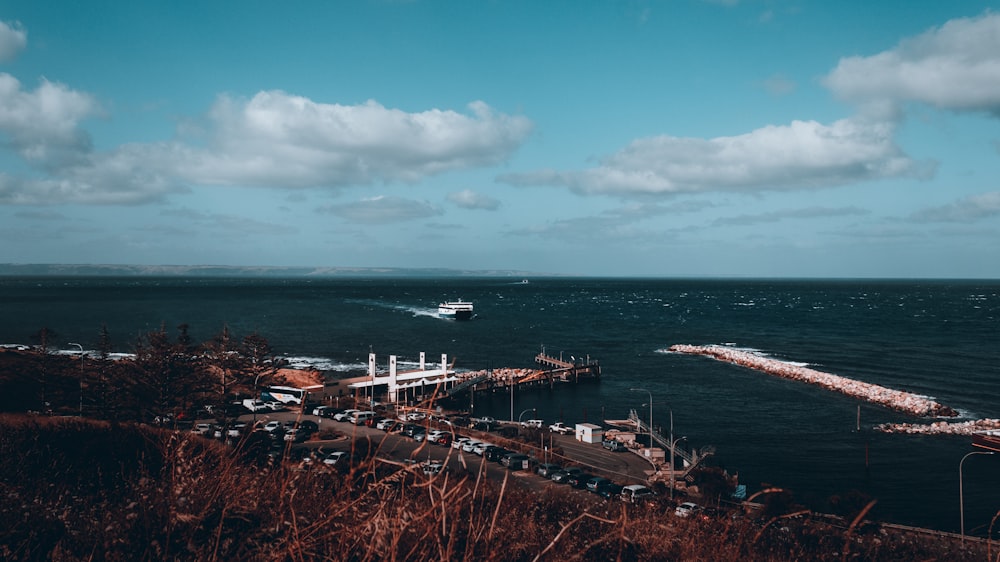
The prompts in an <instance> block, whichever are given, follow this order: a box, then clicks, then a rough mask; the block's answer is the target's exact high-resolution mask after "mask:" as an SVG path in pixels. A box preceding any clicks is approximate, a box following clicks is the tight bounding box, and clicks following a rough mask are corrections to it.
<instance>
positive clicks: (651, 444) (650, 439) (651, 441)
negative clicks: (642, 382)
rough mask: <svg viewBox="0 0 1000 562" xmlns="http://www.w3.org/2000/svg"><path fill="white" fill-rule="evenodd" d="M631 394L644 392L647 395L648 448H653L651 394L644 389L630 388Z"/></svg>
mask: <svg viewBox="0 0 1000 562" xmlns="http://www.w3.org/2000/svg"><path fill="white" fill-rule="evenodd" d="M629 390H630V391H632V392H645V393H647V394H649V448H650V449H652V448H653V393H652V392H650V391H648V390H646V389H645V388H630V389H629Z"/></svg>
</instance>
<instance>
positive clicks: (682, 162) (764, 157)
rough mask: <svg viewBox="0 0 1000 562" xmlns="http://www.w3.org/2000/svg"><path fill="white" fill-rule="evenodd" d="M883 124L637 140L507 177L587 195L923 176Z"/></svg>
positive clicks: (805, 125)
mask: <svg viewBox="0 0 1000 562" xmlns="http://www.w3.org/2000/svg"><path fill="white" fill-rule="evenodd" d="M892 133H893V126H892V124H891V123H888V122H879V121H868V120H864V119H842V120H840V121H836V122H835V123H833V124H832V125H823V124H821V123H817V122H815V121H794V122H792V123H791V124H790V125H785V126H776V125H771V126H767V127H763V128H760V129H757V130H755V131H752V132H750V133H747V134H743V135H739V136H734V137H717V138H714V139H708V140H705V139H698V138H681V137H672V136H668V135H663V136H658V137H651V138H643V139H638V140H635V141H633V142H632V143H630V144H629V145H628V146H627V147H625V148H624V149H622V150H620V151H618V152H617V153H615V154H613V155H611V156H608V157H606V158H604V159H603V160H602V161H601V165H600V166H598V167H597V168H592V169H589V170H584V171H579V172H558V171H552V170H543V171H537V172H530V173H526V174H507V175H504V176H501V177H500V178H499V179H500V180H501V181H506V182H508V183H512V184H515V185H546V184H548V185H563V186H567V187H570V188H571V189H573V190H575V191H578V192H581V193H588V194H596V193H605V194H619V195H640V194H670V193H684V192H706V191H761V190H790V189H802V188H813V187H824V186H832V185H840V184H846V183H853V182H858V181H864V180H872V179H879V178H887V177H896V176H905V175H915V174H919V173H921V172H926V171H927V170H926V169H922V167H921V166H918V165H917V164H916V163H915V162H913V161H912V160H911V159H910V158H908V157H907V156H906V155H905V154H903V152H902V151H901V150H900V149H899V148H898V147H897V146H896V145H895V143H894V142H893V141H892Z"/></svg>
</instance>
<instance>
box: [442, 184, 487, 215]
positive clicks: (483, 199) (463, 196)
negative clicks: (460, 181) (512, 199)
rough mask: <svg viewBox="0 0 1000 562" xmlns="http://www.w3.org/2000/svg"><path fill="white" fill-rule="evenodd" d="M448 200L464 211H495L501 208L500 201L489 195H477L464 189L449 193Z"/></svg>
mask: <svg viewBox="0 0 1000 562" xmlns="http://www.w3.org/2000/svg"><path fill="white" fill-rule="evenodd" d="M448 200H449V201H451V202H452V203H454V204H455V205H457V206H459V207H461V208H463V209H482V210H486V211H495V210H497V209H499V208H500V201H498V200H496V199H494V198H492V197H490V196H489V195H484V194H482V193H476V192H475V191H472V190H471V189H464V190H462V191H458V192H455V193H449V194H448Z"/></svg>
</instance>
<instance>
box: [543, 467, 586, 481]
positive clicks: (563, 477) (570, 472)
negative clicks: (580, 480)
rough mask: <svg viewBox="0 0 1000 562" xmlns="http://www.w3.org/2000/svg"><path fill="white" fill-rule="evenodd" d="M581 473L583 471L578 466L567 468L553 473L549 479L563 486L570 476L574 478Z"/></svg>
mask: <svg viewBox="0 0 1000 562" xmlns="http://www.w3.org/2000/svg"><path fill="white" fill-rule="evenodd" d="M581 472H583V469H582V468H580V467H579V466H568V467H566V468H564V469H562V470H557V471H555V472H553V473H552V476H550V477H549V478H550V479H551V480H552V481H553V482H555V483H556V484H565V483H566V482H568V481H569V479H570V477H571V476H575V475H577V474H580V473H581Z"/></svg>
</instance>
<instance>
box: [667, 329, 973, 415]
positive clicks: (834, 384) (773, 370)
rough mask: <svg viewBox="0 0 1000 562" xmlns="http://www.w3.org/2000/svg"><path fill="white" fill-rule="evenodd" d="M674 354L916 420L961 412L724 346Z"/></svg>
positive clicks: (675, 348) (678, 349) (680, 348)
mask: <svg viewBox="0 0 1000 562" xmlns="http://www.w3.org/2000/svg"><path fill="white" fill-rule="evenodd" d="M670 351H672V352H675V353H686V354H691V355H704V356H706V357H711V358H712V359H717V360H719V361H725V362H727V363H733V364H735V365H740V366H741V367H747V368H749V369H754V370H756V371H761V372H764V373H767V374H769V375H775V376H778V377H782V378H785V379H791V380H796V381H801V382H806V383H809V384H814V385H817V386H821V387H823V388H825V389H827V390H832V391H835V392H839V393H841V394H845V395H847V396H851V397H854V398H860V399H861V400H864V401H866V402H871V403H873V404H879V405H881V406H885V407H887V408H891V409H893V410H897V411H900V412H906V413H908V414H912V415H914V416H925V417H956V416H958V412H956V411H955V410H953V409H952V408H949V407H948V406H944V405H942V404H938V403H937V402H935V401H933V400H930V399H928V398H925V397H923V396H918V395H916V394H911V393H909V392H903V391H901V390H893V389H891V388H886V387H884V386H879V385H877V384H870V383H866V382H861V381H857V380H854V379H849V378H846V377H841V376H838V375H832V374H830V373H824V372H822V371H817V370H815V369H809V368H807V367H802V366H799V365H792V364H790V363H785V362H783V361H778V360H776V359H771V358H769V357H764V356H762V355H760V354H758V353H753V352H750V351H744V350H740V349H733V348H729V347H724V346H720V345H706V346H702V345H685V344H677V345H672V346H670Z"/></svg>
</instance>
